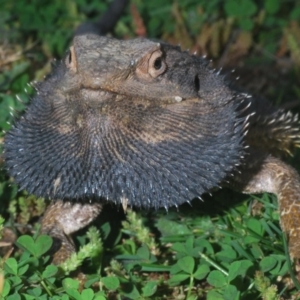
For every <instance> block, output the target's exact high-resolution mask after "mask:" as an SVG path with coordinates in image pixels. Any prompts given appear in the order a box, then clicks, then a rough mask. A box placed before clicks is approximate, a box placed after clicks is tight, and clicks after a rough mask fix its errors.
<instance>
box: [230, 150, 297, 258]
mask: <svg viewBox="0 0 300 300" xmlns="http://www.w3.org/2000/svg"><path fill="white" fill-rule="evenodd" d="M248 161H249V163H248V162H247V163H246V167H245V168H242V169H241V173H240V174H238V175H236V176H235V178H234V179H233V180H232V181H231V182H230V186H231V187H232V188H234V189H236V190H239V191H241V192H243V193H247V194H254V193H263V192H268V193H273V194H275V195H276V196H277V198H278V206H279V214H280V224H281V228H282V230H283V231H284V232H285V233H286V234H287V238H288V244H289V253H290V256H291V258H300V217H299V216H300V176H299V174H298V173H297V171H296V170H295V169H294V168H292V167H291V166H289V165H287V164H286V163H284V162H283V161H281V160H280V159H278V158H275V157H273V156H270V155H269V156H266V155H262V154H260V153H251V154H250V156H249V157H248Z"/></svg>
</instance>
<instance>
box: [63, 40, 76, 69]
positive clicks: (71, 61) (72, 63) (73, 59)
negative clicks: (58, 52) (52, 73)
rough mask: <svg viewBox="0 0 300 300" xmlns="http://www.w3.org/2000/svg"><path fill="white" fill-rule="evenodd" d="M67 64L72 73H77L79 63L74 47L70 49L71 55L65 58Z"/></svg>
mask: <svg viewBox="0 0 300 300" xmlns="http://www.w3.org/2000/svg"><path fill="white" fill-rule="evenodd" d="M65 64H66V66H67V68H69V69H70V70H71V71H73V72H77V61H76V55H75V50H74V47H73V46H72V47H70V50H69V53H68V54H67V56H66V58H65Z"/></svg>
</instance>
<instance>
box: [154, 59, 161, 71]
mask: <svg viewBox="0 0 300 300" xmlns="http://www.w3.org/2000/svg"><path fill="white" fill-rule="evenodd" d="M153 67H154V69H155V70H159V69H160V68H161V67H162V60H161V57H158V58H157V59H156V60H155V61H154V64H153Z"/></svg>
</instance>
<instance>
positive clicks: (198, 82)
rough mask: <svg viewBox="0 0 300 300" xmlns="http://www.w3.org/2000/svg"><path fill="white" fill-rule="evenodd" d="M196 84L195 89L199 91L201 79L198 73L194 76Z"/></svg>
mask: <svg viewBox="0 0 300 300" xmlns="http://www.w3.org/2000/svg"><path fill="white" fill-rule="evenodd" d="M194 85H195V90H196V91H197V92H199V90H200V79H199V76H198V75H196V76H195V78H194Z"/></svg>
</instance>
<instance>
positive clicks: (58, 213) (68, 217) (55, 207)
mask: <svg viewBox="0 0 300 300" xmlns="http://www.w3.org/2000/svg"><path fill="white" fill-rule="evenodd" d="M101 209H102V204H100V203H85V204H83V203H76V202H75V203H74V202H63V201H61V200H57V201H55V202H52V203H51V204H50V205H49V206H48V208H47V209H46V211H45V214H44V216H43V219H42V222H41V233H42V234H43V233H44V234H48V235H50V236H51V237H52V238H53V248H52V250H53V252H54V255H53V261H52V262H53V263H54V264H60V263H62V262H64V261H65V260H66V259H67V258H68V257H70V255H71V254H72V253H73V252H74V251H75V246H74V242H73V240H72V237H71V234H72V233H74V232H76V231H78V230H79V229H81V228H83V227H85V226H86V225H88V224H89V223H91V222H92V221H93V220H94V219H95V218H96V217H97V216H98V215H99V213H100V212H101Z"/></svg>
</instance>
